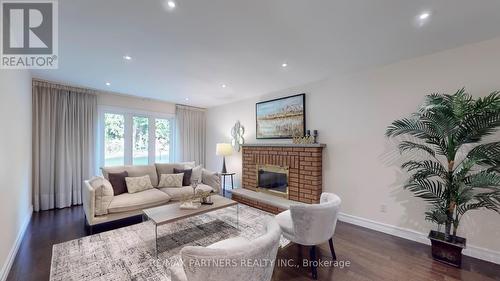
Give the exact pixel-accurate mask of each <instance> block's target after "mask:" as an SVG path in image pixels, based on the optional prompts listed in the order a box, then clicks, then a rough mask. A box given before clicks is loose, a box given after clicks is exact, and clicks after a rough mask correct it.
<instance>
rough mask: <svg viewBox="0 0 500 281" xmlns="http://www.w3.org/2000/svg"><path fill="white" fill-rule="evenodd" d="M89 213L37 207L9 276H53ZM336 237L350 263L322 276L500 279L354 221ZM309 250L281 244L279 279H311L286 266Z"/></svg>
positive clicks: (484, 268) (485, 267)
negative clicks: (58, 251)
mask: <svg viewBox="0 0 500 281" xmlns="http://www.w3.org/2000/svg"><path fill="white" fill-rule="evenodd" d="M83 218H84V215H83V208H82V207H80V206H79V207H73V208H66V209H61V210H52V211H45V212H40V213H34V214H33V218H32V219H31V222H30V225H29V227H28V229H27V231H26V234H25V236H24V238H23V241H22V243H21V246H20V249H19V252H18V254H17V256H16V259H15V261H14V264H13V265H12V268H11V271H10V273H9V276H8V278H7V280H22V281H28V280H37V281H38V280H48V279H49V275H50V263H51V256H52V245H53V244H57V243H61V242H64V241H68V240H72V239H76V238H79V237H83V236H85V235H87V234H86V232H85V230H84V226H83ZM136 222H137V219H132V220H126V221H122V222H120V223H119V225H117V224H115V225H109V226H108V227H106V228H102V229H94V232H100V231H106V230H108V229H109V228H113V227H117V226H125V225H129V224H131V223H136ZM334 241H335V251H336V254H337V261H339V262H340V261H343V262H346V263H347V262H349V263H350V265H349V266H345V267H343V268H342V267H340V266H337V267H333V266H329V267H326V266H325V267H319V268H318V275H319V278H318V280H349V281H351V280H474V281H476V280H500V265H496V264H492V263H488V262H484V261H480V260H477V259H473V258H469V257H464V260H463V266H462V269H456V268H453V267H450V266H446V265H443V264H441V263H438V262H435V261H433V260H432V258H431V257H430V248H429V246H426V245H422V244H419V243H416V242H412V241H408V240H405V239H401V238H398V237H395V236H390V235H386V234H383V233H380V232H376V231H373V230H369V229H365V228H362V227H358V226H355V225H351V224H348V223H342V222H339V223H338V225H337V230H336V233H335V238H334ZM318 250H319V251H318V256H319V258H320V260H322V261H325V262H331V261H332V259H331V254H330V250H329V245H328V243H325V244H324V245H321V246H320V247H318ZM308 256H309V249H308V248H306V247H300V246H298V245H295V244H292V245H290V246H288V247H286V248H284V249H281V250H280V251H279V252H278V258H279V260H280V261H281V263H282V264H277V265H276V268H275V271H274V275H273V280H311V278H310V274H311V273H310V269H309V268H304V267H301V266H299V267H288V266H286V264H288V265H292V264H293V265H295V264H300V265H301V264H302V260H303V259H307V257H308Z"/></svg>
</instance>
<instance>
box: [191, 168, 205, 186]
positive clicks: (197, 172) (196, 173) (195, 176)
mask: <svg viewBox="0 0 500 281" xmlns="http://www.w3.org/2000/svg"><path fill="white" fill-rule="evenodd" d="M202 171H203V168H202V167H201V165H198V166H196V167H194V168H193V172H192V173H191V183H192V182H194V181H198V183H201V172H202Z"/></svg>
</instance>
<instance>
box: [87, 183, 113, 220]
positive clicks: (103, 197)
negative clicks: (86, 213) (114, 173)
mask: <svg viewBox="0 0 500 281" xmlns="http://www.w3.org/2000/svg"><path fill="white" fill-rule="evenodd" d="M89 184H90V185H91V186H92V188H93V189H94V192H95V202H94V213H95V215H97V216H101V215H106V214H107V213H108V207H109V204H110V203H111V200H113V186H111V183H110V182H109V181H108V180H107V179H105V178H103V177H93V178H92V179H91V180H89Z"/></svg>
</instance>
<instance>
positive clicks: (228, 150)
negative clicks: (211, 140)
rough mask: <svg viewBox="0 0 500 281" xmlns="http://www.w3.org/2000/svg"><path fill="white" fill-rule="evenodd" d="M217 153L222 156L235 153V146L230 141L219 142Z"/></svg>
mask: <svg viewBox="0 0 500 281" xmlns="http://www.w3.org/2000/svg"><path fill="white" fill-rule="evenodd" d="M215 154H217V155H220V156H229V155H231V154H233V147H232V146H231V144H229V143H218V144H217V147H216V149H215Z"/></svg>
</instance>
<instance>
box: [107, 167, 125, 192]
mask: <svg viewBox="0 0 500 281" xmlns="http://www.w3.org/2000/svg"><path fill="white" fill-rule="evenodd" d="M126 177H128V173H127V172H126V171H124V172H121V173H109V174H108V180H109V182H110V183H111V186H113V192H114V194H115V196H116V195H120V194H122V193H127V184H126V183H125V178H126Z"/></svg>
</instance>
